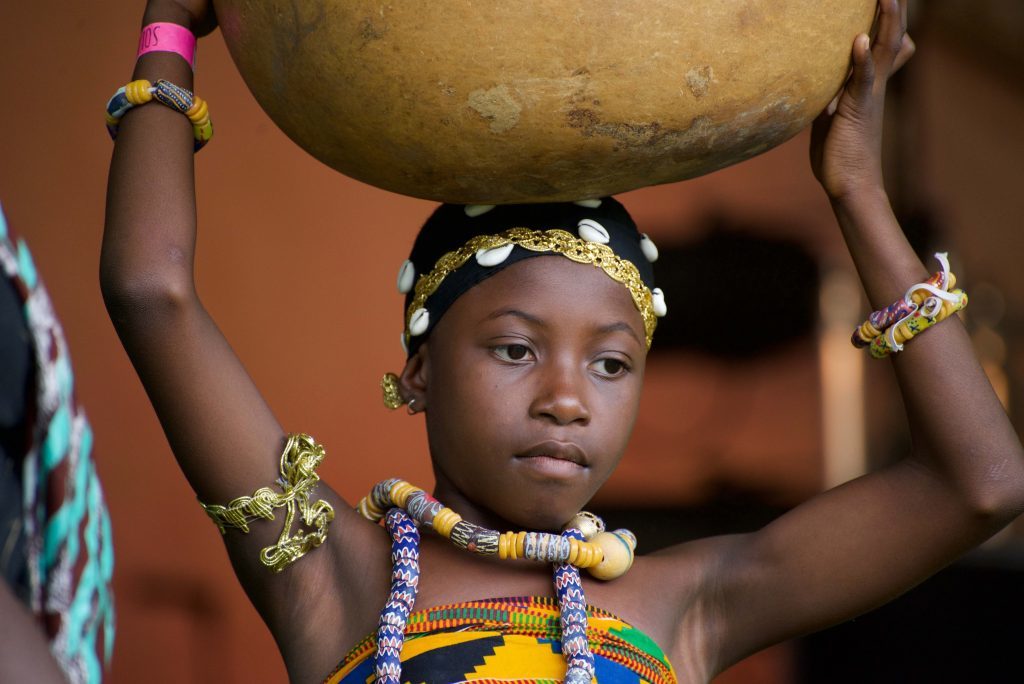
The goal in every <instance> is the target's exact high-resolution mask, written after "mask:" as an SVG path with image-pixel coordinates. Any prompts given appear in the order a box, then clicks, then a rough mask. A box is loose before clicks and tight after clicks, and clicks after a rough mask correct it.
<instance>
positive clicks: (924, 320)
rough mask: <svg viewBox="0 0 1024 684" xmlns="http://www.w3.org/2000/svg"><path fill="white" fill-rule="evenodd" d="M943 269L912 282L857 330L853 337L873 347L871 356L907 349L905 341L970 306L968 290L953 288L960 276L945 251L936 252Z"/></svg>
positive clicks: (855, 342) (881, 356)
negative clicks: (955, 271)
mask: <svg viewBox="0 0 1024 684" xmlns="http://www.w3.org/2000/svg"><path fill="white" fill-rule="evenodd" d="M935 258H936V259H938V261H939V263H940V264H941V265H942V270H941V271H939V272H938V273H936V274H935V275H933V276H932V277H931V278H929V279H928V280H926V281H924V282H923V283H917V284H916V285H911V286H910V288H908V289H907V292H906V294H904V295H903V297H901V298H900V299H897V300H896V301H895V302H893V303H892V304H890V305H889V306H887V307H885V308H884V309H879V310H878V311H875V312H872V314H871V315H870V316H868V318H867V320H866V321H864V322H863V323H861V324H860V326H858V327H857V329H856V330H854V331H853V336H852V337H851V339H850V341H851V342H852V343H853V346H855V347H858V348H861V349H862V348H864V347H870V351H871V357H872V358H875V359H884V358H885V357H887V356H890V355H892V354H895V353H896V352H900V351H903V345H904V344H906V343H907V342H909V341H910V340H911V339H913V338H914V336H915V335H919V334H921V333H922V332H924V331H925V330H927V329H928V328H930V327H931V326H933V325H935V324H936V323H941V322H942V321H944V320H946V319H947V318H949V316H951V315H952V314H954V313H956V312H958V311H961V310H963V309H964V308H965V307H966V306H967V293H965V292H964V291H963V290H960V289H953V288H954V286H955V285H956V276H955V275H953V273H952V272H951V271H950V270H949V258H948V255H947V254H946V253H945V252H939V253H937V254H936V255H935Z"/></svg>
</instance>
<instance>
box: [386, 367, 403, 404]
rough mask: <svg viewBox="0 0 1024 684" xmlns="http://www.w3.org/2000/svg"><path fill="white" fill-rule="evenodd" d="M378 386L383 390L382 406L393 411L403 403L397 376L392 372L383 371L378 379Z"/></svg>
mask: <svg viewBox="0 0 1024 684" xmlns="http://www.w3.org/2000/svg"><path fill="white" fill-rule="evenodd" d="M380 388H381V390H382V391H383V392H384V406H386V407H387V408H389V409H391V410H392V411H394V410H395V409H397V408H398V407H399V406H401V405H402V404H404V403H405V400H404V399H402V393H401V391H399V389H398V376H397V375H395V374H394V373H385V374H384V378H383V379H382V380H381V381H380Z"/></svg>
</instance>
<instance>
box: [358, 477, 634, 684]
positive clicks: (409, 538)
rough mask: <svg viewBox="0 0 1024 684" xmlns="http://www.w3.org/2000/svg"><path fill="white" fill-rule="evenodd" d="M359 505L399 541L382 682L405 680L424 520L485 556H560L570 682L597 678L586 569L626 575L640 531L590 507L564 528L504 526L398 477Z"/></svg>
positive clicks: (382, 641) (558, 588) (381, 630)
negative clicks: (609, 523)
mask: <svg viewBox="0 0 1024 684" xmlns="http://www.w3.org/2000/svg"><path fill="white" fill-rule="evenodd" d="M357 509H358V510H359V513H360V514H361V515H362V516H363V517H365V518H367V519H368V520H372V521H373V522H379V521H380V520H381V519H383V520H384V524H385V527H386V528H387V530H388V533H389V534H390V535H391V540H392V542H391V567H392V569H391V590H390V592H389V593H388V600H387V602H386V603H385V604H384V609H383V610H382V611H381V614H380V623H379V625H378V627H377V654H376V656H375V657H374V669H375V672H376V677H377V679H376V681H377V683H378V684H401V675H402V663H401V660H400V659H399V656H400V654H401V652H402V644H403V642H404V639H405V626H406V623H407V622H408V619H409V614H410V613H411V612H412V608H413V605H414V604H415V602H416V590H417V588H418V586H419V578H420V567H419V554H420V552H419V542H420V533H419V529H418V528H417V525H422V526H424V527H427V528H433V530H434V531H435V532H437V533H438V534H439V535H441V536H442V537H445V538H446V539H449V540H450V541H451V542H452V543H453V544H454V545H455V546H457V547H458V548H460V549H465V550H466V551H470V552H472V553H476V554H479V555H483V556H498V558H501V559H503V560H504V559H512V560H514V559H517V558H526V559H529V560H534V561H541V562H547V563H553V564H554V566H555V567H554V586H555V593H556V594H557V596H558V607H559V612H560V621H561V625H562V653H563V655H564V656H565V660H566V665H567V669H566V674H565V682H566V684H589V682H590V681H591V679H593V676H594V656H593V654H592V653H591V652H590V648H589V646H588V644H587V601H586V597H585V596H584V595H583V585H582V583H581V582H580V573H579V568H587V571H588V572H590V574H591V575H593V576H594V577H597V578H598V579H604V580H609V579H614V578H616V577H619V576H621V575H622V574H624V573H625V572H626V571H627V570H628V569H629V567H630V566H631V565H632V564H633V551H634V549H635V548H636V537H635V536H633V533H632V532H630V531H629V530H615V531H614V532H606V531H605V529H604V522H602V520H601V519H600V518H598V517H597V516H596V515H593V514H592V513H587V512H585V511H583V512H580V513H578V514H577V515H576V516H575V517H574V518H573V519H572V520H571V521H569V523H568V524H567V525H566V527H565V529H564V531H563V532H562V533H561V534H552V533H550V532H498V531H496V530H491V529H488V528H486V527H481V526H479V525H474V524H473V523H471V522H468V521H466V520H463V519H462V517H461V516H460V515H459V514H458V513H455V512H454V511H453V510H451V509H450V508H447V507H445V506H444V505H443V504H442V503H441V502H440V501H438V500H437V499H435V498H434V497H432V496H430V495H429V494H427V493H426V492H425V491H423V490H422V489H420V488H419V487H414V486H413V485H411V484H409V483H408V482H405V481H404V480H399V479H390V480H384V481H383V482H380V483H378V484H377V485H375V486H374V488H373V490H371V492H370V494H369V495H368V496H365V497H363V499H362V500H361V501H360V502H359V506H358V507H357Z"/></svg>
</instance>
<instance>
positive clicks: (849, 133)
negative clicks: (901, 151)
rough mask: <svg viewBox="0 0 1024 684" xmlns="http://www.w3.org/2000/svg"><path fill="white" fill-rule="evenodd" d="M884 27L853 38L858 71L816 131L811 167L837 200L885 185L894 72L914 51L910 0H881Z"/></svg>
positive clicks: (812, 133) (854, 65) (829, 194)
mask: <svg viewBox="0 0 1024 684" xmlns="http://www.w3.org/2000/svg"><path fill="white" fill-rule="evenodd" d="M878 5H879V19H878V22H879V23H878V33H877V35H876V36H875V40H874V42H873V43H872V41H871V39H870V38H869V37H868V35H867V34H863V33H862V34H861V35H859V36H857V38H856V39H855V40H854V43H853V71H852V73H851V74H850V77H849V79H848V80H847V81H846V84H845V85H844V86H843V89H842V90H841V91H840V93H839V95H838V96H837V97H836V99H835V100H833V102H832V104H830V105H829V107H828V108H827V109H826V110H825V111H824V112H822V113H821V115H820V116H819V117H818V118H817V119H816V120H815V122H814V126H813V128H812V132H811V168H812V169H813V170H814V175H815V177H816V178H817V179H818V182H820V183H821V185H822V186H823V187H824V188H825V192H826V193H828V196H829V198H830V199H831V200H833V201H841V200H843V199H845V198H847V197H849V195H850V194H851V193H853V194H856V193H858V192H860V191H866V190H872V189H880V188H882V159H881V157H882V114H883V112H884V109H885V86H886V83H887V82H888V80H889V77H890V76H891V75H892V74H893V73H895V72H896V71H897V70H898V69H899V68H900V67H902V66H903V65H904V64H905V63H906V62H907V60H909V59H910V57H911V56H912V55H913V54H914V41H913V40H911V38H910V36H909V35H907V32H906V28H907V0H879V3H878Z"/></svg>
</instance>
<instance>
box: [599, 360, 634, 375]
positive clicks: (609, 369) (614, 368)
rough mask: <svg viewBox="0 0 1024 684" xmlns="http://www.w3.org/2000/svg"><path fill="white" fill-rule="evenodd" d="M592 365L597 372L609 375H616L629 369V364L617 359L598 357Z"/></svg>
mask: <svg viewBox="0 0 1024 684" xmlns="http://www.w3.org/2000/svg"><path fill="white" fill-rule="evenodd" d="M594 367H595V369H596V370H597V372H598V373H600V374H601V375H607V376H609V377H617V376H619V375H623V374H625V373H626V372H628V371H629V366H627V365H626V364H625V362H623V361H619V360H618V359H598V360H597V361H596V362H595V363H594Z"/></svg>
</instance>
